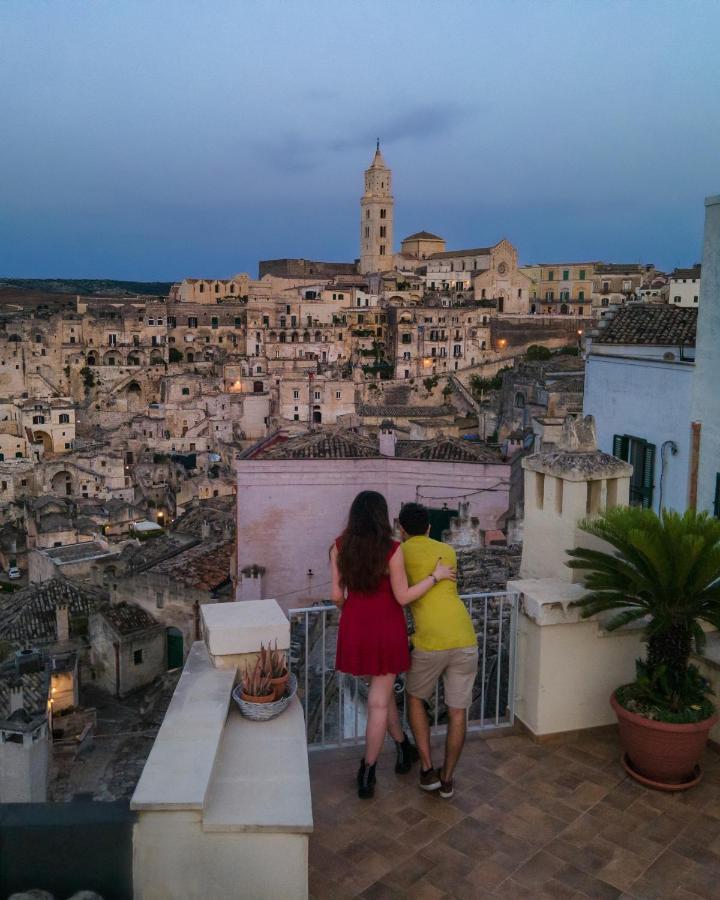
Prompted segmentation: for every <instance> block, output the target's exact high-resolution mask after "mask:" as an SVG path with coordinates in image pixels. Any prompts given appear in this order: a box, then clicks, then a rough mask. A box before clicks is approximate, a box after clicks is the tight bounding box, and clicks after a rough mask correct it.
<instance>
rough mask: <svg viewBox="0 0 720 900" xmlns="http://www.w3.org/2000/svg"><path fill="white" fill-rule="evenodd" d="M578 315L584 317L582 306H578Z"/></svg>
mask: <svg viewBox="0 0 720 900" xmlns="http://www.w3.org/2000/svg"><path fill="white" fill-rule="evenodd" d="M578 315H579V316H583V315H585V307H584V306H578Z"/></svg>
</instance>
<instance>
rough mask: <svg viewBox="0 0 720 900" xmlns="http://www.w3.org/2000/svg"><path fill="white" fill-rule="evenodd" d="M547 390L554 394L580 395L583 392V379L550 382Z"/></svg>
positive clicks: (564, 379) (561, 379)
mask: <svg viewBox="0 0 720 900" xmlns="http://www.w3.org/2000/svg"><path fill="white" fill-rule="evenodd" d="M548 390H550V391H552V392H553V393H555V394H582V393H583V392H584V390H585V378H584V376H579V377H577V378H576V377H573V378H558V379H557V380H556V381H553V382H552V384H551V385H550V386H549V388H548Z"/></svg>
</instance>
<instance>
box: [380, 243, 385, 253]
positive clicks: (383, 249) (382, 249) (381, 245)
mask: <svg viewBox="0 0 720 900" xmlns="http://www.w3.org/2000/svg"><path fill="white" fill-rule="evenodd" d="M380 256H385V244H380Z"/></svg>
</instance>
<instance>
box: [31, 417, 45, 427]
mask: <svg viewBox="0 0 720 900" xmlns="http://www.w3.org/2000/svg"><path fill="white" fill-rule="evenodd" d="M44 424H45V416H33V425H44Z"/></svg>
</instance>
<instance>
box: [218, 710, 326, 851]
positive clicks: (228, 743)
mask: <svg viewBox="0 0 720 900" xmlns="http://www.w3.org/2000/svg"><path fill="white" fill-rule="evenodd" d="M202 827H203V831H242V832H284V833H288V832H292V833H296V834H297V833H308V832H311V831H312V829H313V817H312V802H311V797H310V774H309V771H308V758H307V743H306V738H305V718H304V715H303V710H302V706H301V704H300V701H299V700H298V699H297V698H295V700H294V701H293V702H292V704H291V705H290V707H289V708H288V709H287V710H285V712H284V713H282V715H280V716H279V717H278V718H277V719H273V720H272V721H270V722H251V721H249V720H248V719H244V718H243V717H242V716H241V715H240V713H239V711H238V710H237V709H235V708H233V709H232V710H231V711H230V714H229V716H228V719H227V724H226V726H225V731H224V733H223V738H222V743H221V745H220V750H219V752H218V758H217V763H216V765H215V770H214V771H213V775H212V779H211V783H210V788H209V790H208V794H207V798H206V803H205V810H204V813H203V817H202Z"/></svg>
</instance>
